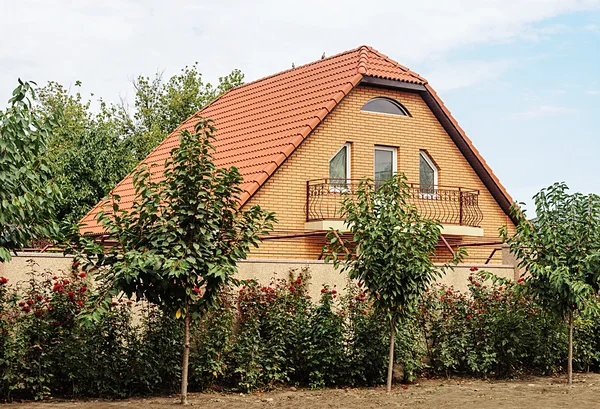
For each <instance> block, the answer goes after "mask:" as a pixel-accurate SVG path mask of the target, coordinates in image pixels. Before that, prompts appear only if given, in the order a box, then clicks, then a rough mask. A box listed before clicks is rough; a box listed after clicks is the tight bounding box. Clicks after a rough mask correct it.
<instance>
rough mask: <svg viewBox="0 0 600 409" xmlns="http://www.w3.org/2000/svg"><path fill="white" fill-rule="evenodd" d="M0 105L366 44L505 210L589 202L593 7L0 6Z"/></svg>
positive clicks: (595, 184) (257, 2)
mask: <svg viewBox="0 0 600 409" xmlns="http://www.w3.org/2000/svg"><path fill="white" fill-rule="evenodd" d="M0 36H1V38H2V39H3V41H1V42H0V106H2V105H1V104H4V105H5V104H6V103H5V101H7V100H8V99H9V97H10V93H11V91H12V89H13V88H15V85H16V83H17V78H22V79H24V80H33V81H36V82H37V83H38V84H40V85H43V84H45V83H46V82H47V81H49V80H55V81H58V82H60V83H62V84H64V85H66V86H73V85H74V84H75V81H78V80H79V81H82V83H83V87H82V89H81V91H82V92H83V93H89V94H92V93H93V94H94V97H93V98H96V97H100V96H101V97H102V98H103V99H104V100H106V101H113V102H117V101H118V100H119V98H125V99H129V100H132V98H133V88H132V86H131V79H132V78H134V77H136V76H137V75H140V74H143V75H147V76H152V75H153V74H154V73H156V72H157V71H164V76H165V77H167V78H168V77H169V76H170V75H173V74H176V73H177V72H178V71H179V70H180V69H181V68H183V67H184V66H185V65H190V64H193V63H194V62H196V61H197V62H198V63H199V69H200V71H201V72H202V73H203V74H204V78H205V79H206V80H208V81H212V82H216V79H217V78H218V77H219V76H223V75H226V74H227V73H229V72H230V71H231V70H233V69H236V68H237V69H240V70H242V72H243V73H244V74H245V75H246V81H251V80H255V79H258V78H261V77H264V76H267V75H270V74H273V73H276V72H279V71H282V70H285V69H288V68H291V65H292V63H294V64H295V65H296V66H298V65H301V64H305V63H308V62H311V61H314V60H316V59H319V58H320V57H321V55H322V54H323V53H325V54H326V55H333V54H337V53H339V52H342V51H345V50H348V49H352V48H356V47H357V46H359V45H362V44H366V45H370V46H372V47H374V48H375V49H377V50H379V51H380V52H382V53H383V54H386V55H388V56H389V57H391V58H393V59H394V60H396V61H398V62H399V63H401V64H403V65H405V66H408V67H409V68H411V69H412V70H413V71H416V72H418V73H419V74H421V75H423V76H424V77H425V78H427V79H428V80H429V82H430V84H431V85H432V87H433V88H434V89H435V90H436V91H437V92H438V93H439V94H440V96H441V97H442V99H443V100H444V102H445V104H446V106H448V107H449V108H450V110H451V111H452V113H453V114H454V116H455V118H456V119H457V120H458V122H459V124H460V125H461V127H462V128H463V129H464V130H465V131H466V133H467V135H468V136H469V137H470V138H471V140H472V141H473V143H474V145H475V146H476V147H477V149H478V150H479V151H480V153H481V154H482V156H483V157H484V158H485V159H486V161H487V162H488V164H489V165H490V166H491V167H492V169H493V170H494V172H495V174H496V175H497V176H498V178H499V179H500V181H501V182H502V183H503V184H504V186H505V187H506V188H507V190H508V192H509V193H510V194H511V195H512V197H513V198H514V199H515V200H518V201H522V202H526V203H531V198H532V196H533V195H534V194H535V193H536V192H537V191H539V190H540V189H541V188H543V187H546V186H549V185H550V184H552V183H554V182H557V181H564V182H566V183H567V184H568V185H569V186H570V187H571V189H572V190H574V191H580V192H583V193H598V194H600V160H598V159H599V156H600V109H599V108H600V0H453V1H444V0H437V1H430V0H421V1H404V0H389V1H388V0H385V1H384V0H380V1H378V0H371V1H369V2H364V1H354V0H346V1H337V0H320V1H316V0H302V1H298V0H296V1H285V0H279V1H263V0H253V1H235V0H220V1H217V0H213V1H210V2H209V1H203V0H171V1H158V0H143V1H134V0H119V1H112V0H104V1H97V0H94V1H85V0H78V1H68V0H42V1H32V0H19V1H17V0H14V1H13V0H0Z"/></svg>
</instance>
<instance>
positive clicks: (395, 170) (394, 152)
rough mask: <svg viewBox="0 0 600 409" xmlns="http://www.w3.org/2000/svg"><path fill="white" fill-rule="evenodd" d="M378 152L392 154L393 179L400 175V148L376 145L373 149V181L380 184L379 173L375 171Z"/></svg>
mask: <svg viewBox="0 0 600 409" xmlns="http://www.w3.org/2000/svg"><path fill="white" fill-rule="evenodd" d="M378 150H380V151H388V152H392V177H393V176H394V175H396V174H397V173H398V148H397V147H393V146H385V145H375V146H374V148H373V181H374V182H375V183H377V182H378V180H377V179H376V178H377V171H376V169H375V166H376V162H375V155H376V151H378ZM379 182H384V181H379Z"/></svg>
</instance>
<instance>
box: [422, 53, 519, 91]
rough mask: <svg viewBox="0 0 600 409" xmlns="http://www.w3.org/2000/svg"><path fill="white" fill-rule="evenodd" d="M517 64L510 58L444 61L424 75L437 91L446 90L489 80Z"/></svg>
mask: <svg viewBox="0 0 600 409" xmlns="http://www.w3.org/2000/svg"><path fill="white" fill-rule="evenodd" d="M515 65H516V63H515V62H514V61H510V60H493V61H480V60H470V61H459V62H456V63H443V62H442V63H439V64H436V65H435V68H434V69H433V70H432V71H430V72H425V73H423V75H424V77H425V78H427V80H428V81H429V82H430V83H431V85H432V86H433V87H434V88H435V89H436V91H438V92H444V91H450V90H453V89H457V88H464V87H469V86H472V85H476V84H479V83H482V82H485V81H489V80H491V79H494V78H496V77H499V76H501V75H502V74H504V73H505V72H506V71H507V70H509V69H511V68H513V67H514V66H515ZM438 84H439V85H438Z"/></svg>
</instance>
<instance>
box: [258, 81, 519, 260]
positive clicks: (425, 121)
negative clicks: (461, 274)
mask: <svg viewBox="0 0 600 409" xmlns="http://www.w3.org/2000/svg"><path fill="white" fill-rule="evenodd" d="M377 96H385V97H390V98H394V99H396V100H397V101H399V102H401V103H402V104H403V105H404V106H405V107H406V108H407V109H408V111H409V112H410V113H411V115H412V117H402V116H392V115H385V114H377V113H368V112H361V111H360V108H361V107H362V106H363V104H364V103H365V102H367V101H369V100H370V99H371V98H374V97H377ZM347 142H349V143H351V144H352V146H351V177H352V178H356V179H360V178H362V177H364V176H369V177H371V178H372V177H373V162H374V147H375V145H384V146H390V147H396V148H397V158H398V164H397V168H398V172H404V173H405V174H406V176H407V178H408V181H409V182H415V183H418V181H419V151H420V150H426V151H427V152H428V153H429V155H430V156H431V157H432V159H433V160H434V161H435V163H436V164H437V166H438V168H439V179H438V184H439V185H440V186H444V185H446V186H461V187H465V188H472V189H478V190H479V191H480V192H481V193H480V196H479V206H480V208H481V210H482V212H483V214H484V216H483V220H482V222H481V227H482V228H483V229H484V234H485V237H484V238H478V239H477V240H476V241H479V242H485V241H487V242H491V241H497V240H499V237H498V228H500V227H501V226H503V225H505V224H508V225H509V226H510V228H513V227H514V226H513V225H512V222H511V221H510V219H509V218H508V217H507V216H506V215H505V213H504V212H503V211H502V209H501V208H500V207H499V206H498V204H497V202H496V201H495V200H494V198H493V197H492V195H491V194H490V193H489V192H488V190H487V189H486V188H485V186H484V184H483V182H482V181H481V180H480V179H479V177H478V176H477V175H476V173H475V171H474V170H473V169H472V168H471V166H470V165H469V163H468V162H467V160H466V159H465V158H464V157H463V156H462V154H461V153H460V151H459V150H458V148H457V147H456V145H455V144H454V142H453V141H452V139H451V138H450V137H449V136H448V134H447V133H446V132H445V130H444V128H443V127H442V126H441V125H440V123H439V122H438V121H437V119H436V118H435V116H434V115H433V113H432V112H431V110H430V109H429V108H428V107H427V105H426V104H425V102H424V101H423V100H422V98H421V97H420V96H419V95H418V94H415V93H407V92H400V91H394V90H385V89H379V88H372V87H363V86H360V87H357V88H355V89H354V90H353V91H352V92H351V93H350V94H349V95H348V96H347V97H346V98H345V99H344V100H343V101H342V102H341V103H340V104H339V105H338V106H337V107H336V108H335V109H334V110H333V112H331V113H330V114H329V116H328V117H327V118H326V119H325V120H324V121H323V123H321V124H320V125H319V126H318V127H317V129H315V130H314V131H313V133H312V134H311V135H310V136H309V137H308V138H307V139H306V140H305V141H304V143H303V144H302V145H301V146H300V147H299V148H298V149H297V150H296V151H295V152H294V153H293V154H292V156H291V157H290V158H289V159H288V160H287V161H286V162H285V163H284V164H283V165H282V166H281V167H280V168H279V169H278V170H277V171H276V172H275V174H274V175H273V176H272V177H271V178H270V179H269V180H268V181H267V182H266V184H265V185H264V186H263V187H262V188H260V189H259V191H258V192H257V193H256V194H255V195H254V197H253V198H252V199H251V200H250V201H249V202H248V204H247V205H248V206H251V205H255V204H260V205H261V207H263V208H265V209H267V210H270V211H274V212H276V214H277V218H278V220H279V222H278V224H277V225H276V230H277V231H278V233H279V234H280V233H282V232H291V233H293V232H296V233H298V232H301V231H303V230H304V223H305V218H306V215H305V203H306V181H307V180H312V179H319V178H326V177H328V173H329V159H330V158H331V157H332V156H333V155H334V154H335V153H336V152H337V151H338V150H339V149H340V147H341V146H342V145H343V144H344V143H347ZM465 241H473V239H466V240H465ZM322 244H323V243H322V239H320V238H303V239H281V240H269V241H265V242H263V244H262V245H261V246H260V248H259V249H257V250H255V251H254V252H253V253H252V257H255V258H279V259H315V258H317V257H318V254H319V252H320V249H321V246H322ZM496 247H498V246H496ZM492 248H493V246H488V247H471V248H470V249H469V260H470V261H472V262H484V261H485V259H486V258H487V257H488V256H489V254H490V252H491V249H492ZM500 260H501V257H500V252H497V254H496V257H495V258H494V259H493V261H492V262H496V263H498V262H500Z"/></svg>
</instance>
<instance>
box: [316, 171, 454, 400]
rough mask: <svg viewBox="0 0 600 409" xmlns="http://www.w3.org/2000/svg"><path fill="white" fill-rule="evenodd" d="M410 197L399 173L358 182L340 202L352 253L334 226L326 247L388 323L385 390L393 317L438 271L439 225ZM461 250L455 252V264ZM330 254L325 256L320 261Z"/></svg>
mask: <svg viewBox="0 0 600 409" xmlns="http://www.w3.org/2000/svg"><path fill="white" fill-rule="evenodd" d="M410 195H411V193H410V188H409V186H408V185H407V184H406V177H405V176H404V175H395V176H393V177H392V178H391V179H390V180H388V181H386V182H385V183H383V184H381V183H379V182H377V183H375V182H373V181H372V180H370V179H363V180H361V182H360V183H359V186H358V190H357V191H356V193H355V195H349V194H344V199H343V204H342V214H343V216H344V219H345V222H346V224H347V225H348V226H349V230H350V233H351V234H352V243H353V245H355V250H354V252H352V251H350V250H349V249H348V247H350V244H346V243H344V242H343V240H342V239H341V235H340V233H339V232H335V231H333V230H332V231H330V232H329V233H328V236H327V237H328V239H329V240H330V244H329V245H328V246H326V248H325V251H326V252H331V253H332V254H331V257H332V258H333V262H334V266H335V267H336V268H338V267H341V270H342V271H343V272H347V273H348V275H349V277H350V278H351V279H354V280H358V281H359V282H361V283H363V284H364V288H365V293H366V294H367V296H368V297H369V298H370V299H371V301H372V303H373V306H374V307H375V310H376V311H378V312H379V313H380V314H381V315H382V316H385V318H386V320H387V321H388V322H389V325H390V328H391V329H390V332H391V334H392V337H391V340H390V359H389V360H388V365H389V366H388V392H389V391H390V389H391V381H392V365H393V351H394V337H393V335H394V334H395V333H396V325H397V323H398V320H399V319H401V318H405V317H409V316H410V314H411V313H412V312H413V311H414V307H415V306H416V304H417V300H418V297H419V296H420V295H421V294H422V293H423V292H424V291H425V289H426V288H427V287H428V286H429V285H430V284H431V283H432V282H433V280H434V279H435V278H436V277H439V276H440V275H441V272H440V269H439V268H438V267H436V266H435V265H434V264H433V262H432V259H431V258H432V256H433V255H434V254H435V246H436V244H438V242H439V239H440V231H441V225H440V223H439V222H437V221H432V220H428V219H426V218H423V217H422V216H421V215H420V214H419V212H418V210H417V208H416V207H415V206H414V205H412V204H411V203H410V202H409V201H408V199H409V197H410ZM462 254H463V253H462V252H460V251H459V252H457V253H456V257H455V259H454V262H457V261H458V260H460V258H461V256H462ZM338 256H339V257H338ZM329 258H330V255H329V254H328V255H327V256H326V259H325V260H326V261H328V260H329ZM442 270H443V269H442Z"/></svg>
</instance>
